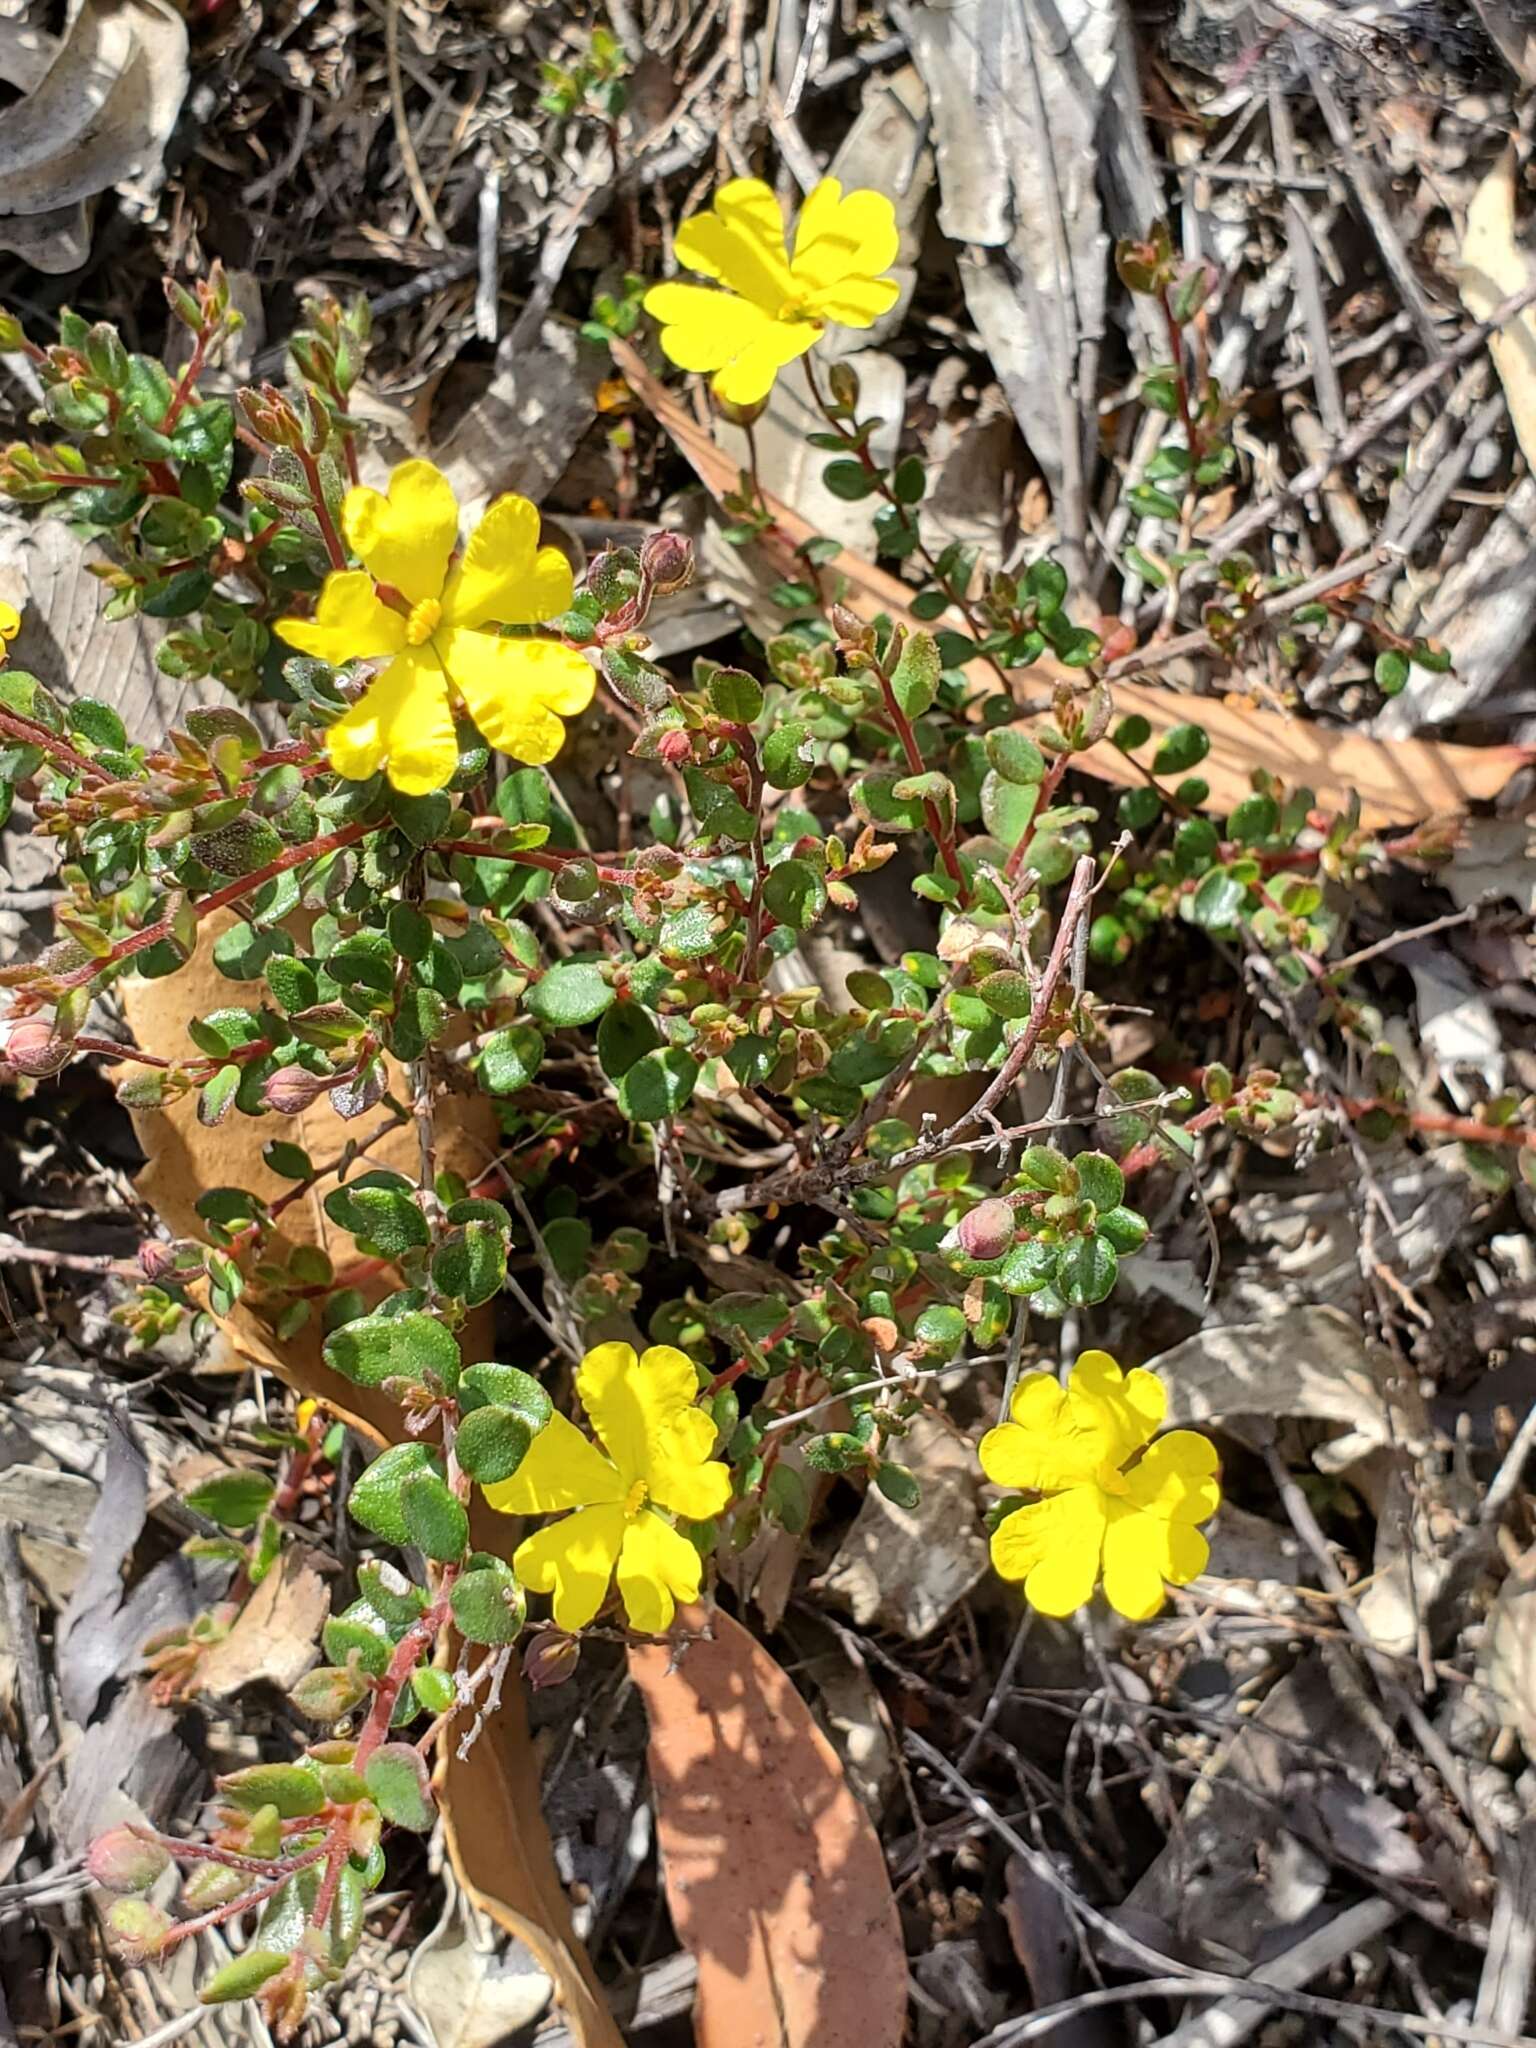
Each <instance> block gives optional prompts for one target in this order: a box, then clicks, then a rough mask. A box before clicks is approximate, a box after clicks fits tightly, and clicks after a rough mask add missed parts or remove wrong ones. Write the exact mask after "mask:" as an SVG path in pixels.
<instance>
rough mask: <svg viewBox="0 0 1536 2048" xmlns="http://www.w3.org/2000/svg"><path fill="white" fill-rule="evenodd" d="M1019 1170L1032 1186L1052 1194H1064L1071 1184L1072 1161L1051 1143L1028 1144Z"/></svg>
mask: <svg viewBox="0 0 1536 2048" xmlns="http://www.w3.org/2000/svg"><path fill="white" fill-rule="evenodd" d="M1019 1172H1020V1174H1021V1175H1022V1177H1023V1178H1024V1179H1025V1180H1026V1181H1028V1183H1029V1185H1030V1186H1031V1187H1032V1188H1043V1189H1044V1190H1045V1191H1046V1192H1047V1193H1048V1194H1052V1195H1062V1194H1066V1193H1067V1192H1068V1190H1069V1189H1070V1187H1071V1185H1072V1163H1071V1161H1070V1160H1069V1159H1066V1158H1064V1157H1063V1155H1062V1154H1061V1153H1060V1152H1058V1151H1057V1150H1056V1149H1055V1147H1054V1146H1052V1145H1030V1146H1028V1147H1027V1148H1026V1150H1025V1153H1024V1156H1023V1158H1022V1159H1021V1160H1020V1161H1019Z"/></svg>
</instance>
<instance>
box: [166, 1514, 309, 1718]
mask: <svg viewBox="0 0 1536 2048" xmlns="http://www.w3.org/2000/svg"><path fill="white" fill-rule="evenodd" d="M330 1611H331V1596H330V1593H329V1591H328V1590H327V1588H326V1584H325V1581H324V1580H323V1579H322V1578H321V1576H320V1574H319V1573H318V1572H317V1571H316V1570H315V1568H314V1566H313V1565H312V1564H311V1563H310V1562H309V1553H308V1552H307V1551H303V1550H289V1551H285V1552H284V1553H283V1554H282V1555H281V1556H280V1557H279V1558H278V1560H277V1562H276V1564H274V1565H273V1567H272V1569H271V1571H269V1572H268V1573H267V1576H266V1577H265V1578H264V1579H263V1580H262V1582H261V1584H260V1585H259V1586H258V1587H257V1588H256V1591H255V1592H254V1593H253V1594H252V1595H251V1597H250V1599H249V1600H248V1601H247V1602H246V1604H245V1606H244V1607H243V1608H242V1609H241V1611H240V1617H239V1619H238V1620H237V1621H236V1623H235V1625H234V1627H233V1628H232V1629H231V1630H230V1632H229V1634H228V1635H227V1636H226V1637H225V1638H224V1640H223V1642H222V1643H216V1644H215V1645H214V1647H213V1648H212V1649H211V1650H210V1651H209V1652H208V1654H207V1656H206V1657H204V1658H203V1660H202V1662H201V1663H200V1664H199V1665H198V1667H197V1689H198V1691H199V1692H205V1693H211V1694H212V1695H213V1696H214V1697H215V1698H225V1697H227V1696H228V1695H229V1694H230V1693H234V1692H238V1691H239V1690H240V1688H241V1686H242V1685H249V1684H251V1683H252V1681H253V1680H255V1679H258V1678H260V1679H265V1680H266V1681H267V1683H268V1684H270V1685H275V1686H276V1687H277V1689H278V1691H279V1692H290V1691H291V1690H292V1689H293V1687H294V1686H296V1685H297V1684H298V1682H299V1680H300V1679H301V1678H302V1677H303V1676H304V1673H305V1672H306V1671H307V1670H308V1669H309V1667H310V1665H311V1664H313V1663H314V1662H315V1659H316V1656H317V1654H318V1653H317V1650H316V1647H315V1646H316V1644H317V1642H318V1641H319V1636H320V1630H321V1629H322V1627H323V1626H324V1625H325V1619H326V1616H327V1615H328V1614H329V1613H330Z"/></svg>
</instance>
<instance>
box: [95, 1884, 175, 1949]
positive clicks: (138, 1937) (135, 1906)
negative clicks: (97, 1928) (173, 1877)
mask: <svg viewBox="0 0 1536 2048" xmlns="http://www.w3.org/2000/svg"><path fill="white" fill-rule="evenodd" d="M170 1931H171V1916H170V1914H169V1913H163V1912H162V1911H161V1910H160V1908H159V1907H158V1906H152V1905H151V1904H150V1903H149V1901H148V1899H114V1900H113V1901H112V1904H111V1906H110V1907H109V1908H108V1909H107V1932H108V1933H109V1934H110V1935H111V1937H112V1942H113V1946H114V1947H115V1948H116V1950H117V1952H118V1954H119V1955H120V1956H121V1957H122V1959H123V1961H124V1962H127V1963H142V1962H147V1961H148V1959H149V1958H150V1957H151V1956H156V1955H158V1954H159V1953H160V1950H161V1949H162V1947H163V1946H164V1945H165V1937H166V1936H167V1935H168V1934H169V1933H170Z"/></svg>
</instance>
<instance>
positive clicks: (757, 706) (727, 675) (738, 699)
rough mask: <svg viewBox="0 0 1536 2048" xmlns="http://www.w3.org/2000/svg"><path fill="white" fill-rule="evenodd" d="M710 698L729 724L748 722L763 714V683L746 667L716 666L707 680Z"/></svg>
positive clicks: (747, 723)
mask: <svg viewBox="0 0 1536 2048" xmlns="http://www.w3.org/2000/svg"><path fill="white" fill-rule="evenodd" d="M709 701H710V705H711V707H712V708H713V709H714V710H715V711H716V712H718V713H719V715H720V717H722V718H725V719H729V720H730V722H731V724H732V725H751V723H752V722H753V720H754V719H756V718H759V717H761V715H762V709H763V686H762V684H761V683H759V682H758V681H757V679H756V677H755V676H749V675H748V674H747V672H746V670H745V669H740V668H717V669H716V670H715V672H714V674H713V675H712V676H711V677H710V679H709Z"/></svg>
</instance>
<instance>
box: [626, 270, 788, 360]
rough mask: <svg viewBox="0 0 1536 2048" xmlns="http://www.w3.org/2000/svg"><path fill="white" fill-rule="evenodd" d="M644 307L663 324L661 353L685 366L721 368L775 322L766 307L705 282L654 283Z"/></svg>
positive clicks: (647, 294) (654, 318) (646, 297)
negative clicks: (712, 286) (753, 303)
mask: <svg viewBox="0 0 1536 2048" xmlns="http://www.w3.org/2000/svg"><path fill="white" fill-rule="evenodd" d="M645 310H646V311H647V313H649V314H650V315H651V317H652V319H653V320H660V321H661V322H662V330H661V348H662V353H663V355H665V356H666V358H667V360H668V362H671V363H676V365H677V367H678V368H679V369H680V370H718V369H719V368H720V367H721V365H722V364H724V363H728V362H730V360H731V358H732V357H733V356H738V355H740V354H741V352H742V350H743V349H744V348H748V347H750V346H751V344H752V343H753V342H754V341H757V340H759V339H760V338H761V337H762V336H763V335H764V334H765V333H766V332H767V330H768V329H769V328H770V327H771V326H772V325H773V314H772V313H767V312H764V310H763V309H762V307H761V306H754V305H752V304H751V303H750V302H749V301H748V300H746V299H743V298H738V297H737V295H736V294H735V293H734V292H717V291H711V290H710V289H709V287H708V286H707V285H702V284H658V285H654V286H652V288H651V290H650V291H648V292H647V293H646V295H645ZM775 310H776V309H775Z"/></svg>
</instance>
